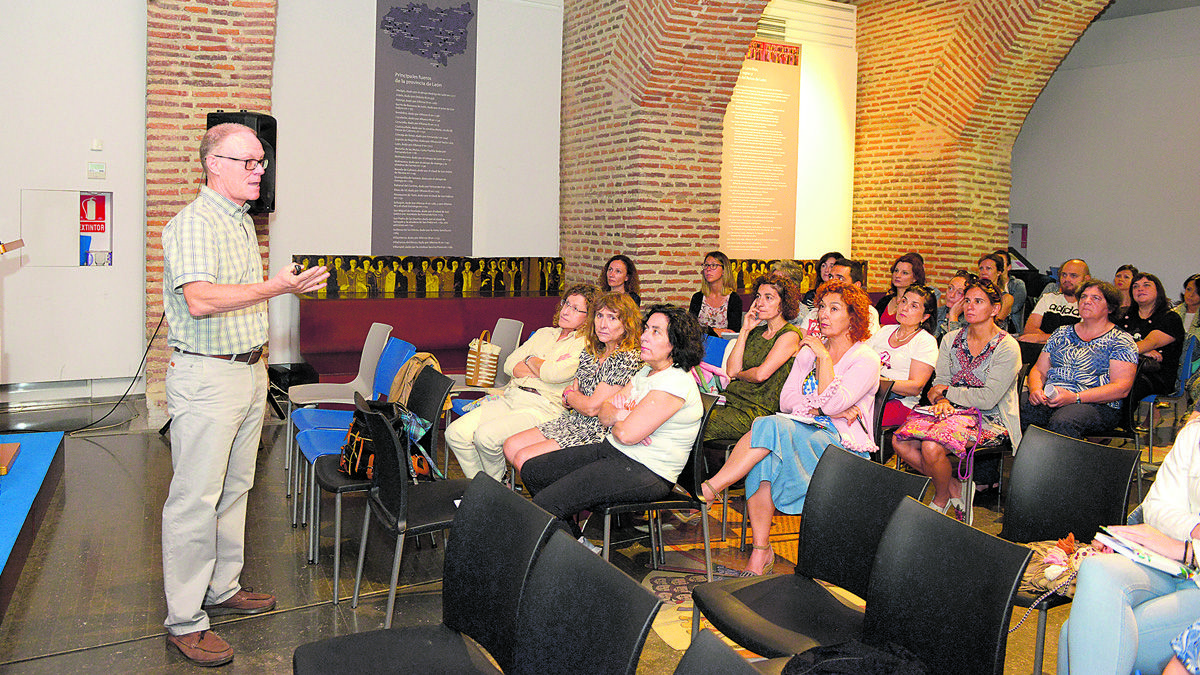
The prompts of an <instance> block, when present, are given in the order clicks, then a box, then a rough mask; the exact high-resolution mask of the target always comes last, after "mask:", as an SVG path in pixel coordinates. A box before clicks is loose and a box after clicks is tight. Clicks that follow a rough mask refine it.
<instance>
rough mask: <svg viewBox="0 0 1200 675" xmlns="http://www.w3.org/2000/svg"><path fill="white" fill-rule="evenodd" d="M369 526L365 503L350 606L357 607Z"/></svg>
mask: <svg viewBox="0 0 1200 675" xmlns="http://www.w3.org/2000/svg"><path fill="white" fill-rule="evenodd" d="M370 528H371V505H370V504H367V512H366V513H364V514H363V527H362V540H361V541H359V543H358V570H357V571H355V573H354V597H353V598H352V599H351V600H350V608H351V609H355V608H357V607H358V589H359V587H360V586H362V572H363V560H365V559H366V557H367V532H369V531H370Z"/></svg>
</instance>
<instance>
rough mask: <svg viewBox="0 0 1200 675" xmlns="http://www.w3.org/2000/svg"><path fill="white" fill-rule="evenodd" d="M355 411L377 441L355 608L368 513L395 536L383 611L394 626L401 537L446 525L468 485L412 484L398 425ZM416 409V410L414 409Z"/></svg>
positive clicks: (375, 414) (386, 624) (387, 624)
mask: <svg viewBox="0 0 1200 675" xmlns="http://www.w3.org/2000/svg"><path fill="white" fill-rule="evenodd" d="M359 410H361V411H363V414H364V415H365V416H366V419H367V428H368V429H369V430H370V434H371V440H373V441H374V442H375V464H374V467H375V473H374V478H372V479H371V489H370V490H369V491H368V492H367V504H368V505H369V507H370V508H368V509H367V510H366V512H365V513H364V514H363V527H362V541H361V542H360V543H359V546H358V570H357V571H356V572H355V575H354V599H353V600H352V601H351V602H350V606H351V607H358V591H359V588H360V587H361V585H362V571H363V562H364V561H365V560H366V554H367V535H368V534H369V533H370V528H371V515H372V514H374V515H375V517H376V518H378V519H379V522H380V523H381V524H382V525H383V526H384V528H386V529H387V530H388V531H389V532H391V533H392V534H394V535H396V550H395V553H393V555H392V575H391V586H390V588H389V589H388V604H387V615H386V616H385V617H384V623H383V627H384V628H391V626H392V610H393V609H395V606H396V582H397V580H398V578H399V576H400V558H401V557H402V556H403V555H404V537H405V536H407V535H421V534H425V533H434V532H437V531H439V530H445V529H446V528H448V527H450V523H451V522H452V521H453V520H454V513H455V505H454V500H456V499H459V498H460V497H462V495H463V492H464V491H465V490H466V489H467V483H468V482H467V481H466V480H439V481H433V482H430V483H425V482H422V483H417V484H415V485H414V484H412V483H411V481H410V477H409V473H408V470H407V469H406V467H407V466H409V465H410V464H411V461H412V460H411V458H410V456H409V453H408V448H406V447H402V446H401V444H400V439H399V437H398V436H397V435H396V430H395V429H393V428H392V425H391V423H390V422H388V420H387V418H386V417H384V416H383V413H379V412H373V411H371V410H369V409H366V408H365V406H364V407H360V408H359ZM414 412H415V411H414Z"/></svg>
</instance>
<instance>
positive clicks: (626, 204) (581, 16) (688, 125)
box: [560, 0, 766, 301]
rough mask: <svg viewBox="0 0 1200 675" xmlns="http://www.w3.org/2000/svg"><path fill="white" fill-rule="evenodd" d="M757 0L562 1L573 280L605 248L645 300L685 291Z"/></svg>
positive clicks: (587, 272) (704, 242) (704, 237)
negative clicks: (618, 258) (632, 268)
mask: <svg viewBox="0 0 1200 675" xmlns="http://www.w3.org/2000/svg"><path fill="white" fill-rule="evenodd" d="M765 6H766V0H747V1H737V0H730V1H725V2H721V1H718V2H712V1H708V2H701V1H699V0H681V1H677V2H669V1H665V0H629V1H628V2H619V1H616V0H572V1H571V2H567V3H566V6H565V8H564V15H565V16H564V34H563V107H562V155H561V157H562V160H561V165H560V166H561V192H560V194H561V197H560V212H561V225H560V228H561V239H560V249H561V252H562V255H563V257H564V258H566V261H567V269H568V270H569V272H568V274H569V276H570V277H571V280H573V281H591V280H593V279H594V278H595V277H596V275H597V274H598V272H599V268H600V265H601V264H603V262H604V261H605V260H606V259H607V258H608V257H609V256H610V255H612V254H613V253H616V252H621V253H625V254H627V255H629V256H630V257H632V258H633V259H634V262H635V263H636V264H637V265H638V268H639V270H640V271H641V273H642V274H641V275H642V279H643V285H644V286H645V288H646V289H649V291H650V292H649V293H644V295H646V296H647V299H648V300H650V301H660V300H671V301H680V300H682V299H684V298H686V297H687V296H688V295H690V294H691V292H692V291H693V290H694V286H695V280H696V274H695V263H696V262H697V260H696V255H697V251H700V250H703V249H704V247H714V246H715V245H716V242H717V237H718V234H717V218H718V214H719V212H720V183H721V139H722V127H723V118H724V114H725V107H726V106H727V104H728V103H729V96H730V95H731V94H732V92H733V85H734V83H735V82H736V81H737V76H738V73H739V72H740V70H741V64H742V61H743V59H744V56H745V52H746V48H747V46H748V45H749V42H750V39H751V38H752V37H753V35H754V32H755V29H756V26H757V22H758V18H759V16H761V14H762V10H763V7H765Z"/></svg>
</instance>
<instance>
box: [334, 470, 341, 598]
mask: <svg viewBox="0 0 1200 675" xmlns="http://www.w3.org/2000/svg"><path fill="white" fill-rule="evenodd" d="M341 574H342V493H340V492H338V493H335V494H334V496H333V604H335V605H336V604H338V595H339V593H340V590H341V583H342V576H341Z"/></svg>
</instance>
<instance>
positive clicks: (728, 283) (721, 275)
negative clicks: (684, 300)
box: [688, 251, 742, 335]
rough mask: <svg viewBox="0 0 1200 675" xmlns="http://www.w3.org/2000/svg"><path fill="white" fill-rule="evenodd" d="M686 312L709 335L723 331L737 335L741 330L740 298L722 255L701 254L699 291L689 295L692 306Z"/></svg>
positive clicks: (726, 258)
mask: <svg viewBox="0 0 1200 675" xmlns="http://www.w3.org/2000/svg"><path fill="white" fill-rule="evenodd" d="M688 311H690V312H691V313H692V316H694V317H696V318H697V319H698V320H699V321H700V327H701V328H704V329H705V332H707V333H708V334H709V335H719V334H720V333H721V332H724V331H733V332H735V333H736V332H737V331H739V330H741V329H742V296H740V295H738V294H737V292H736V289H735V288H734V283H733V267H732V266H731V265H730V264H729V258H728V257H726V256H725V254H724V253H721V252H720V251H709V252H708V253H705V254H704V264H703V265H701V266H700V290H698V291H696V292H695V293H694V294H693V295H692V306H691V308H690V309H689V310H688Z"/></svg>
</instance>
